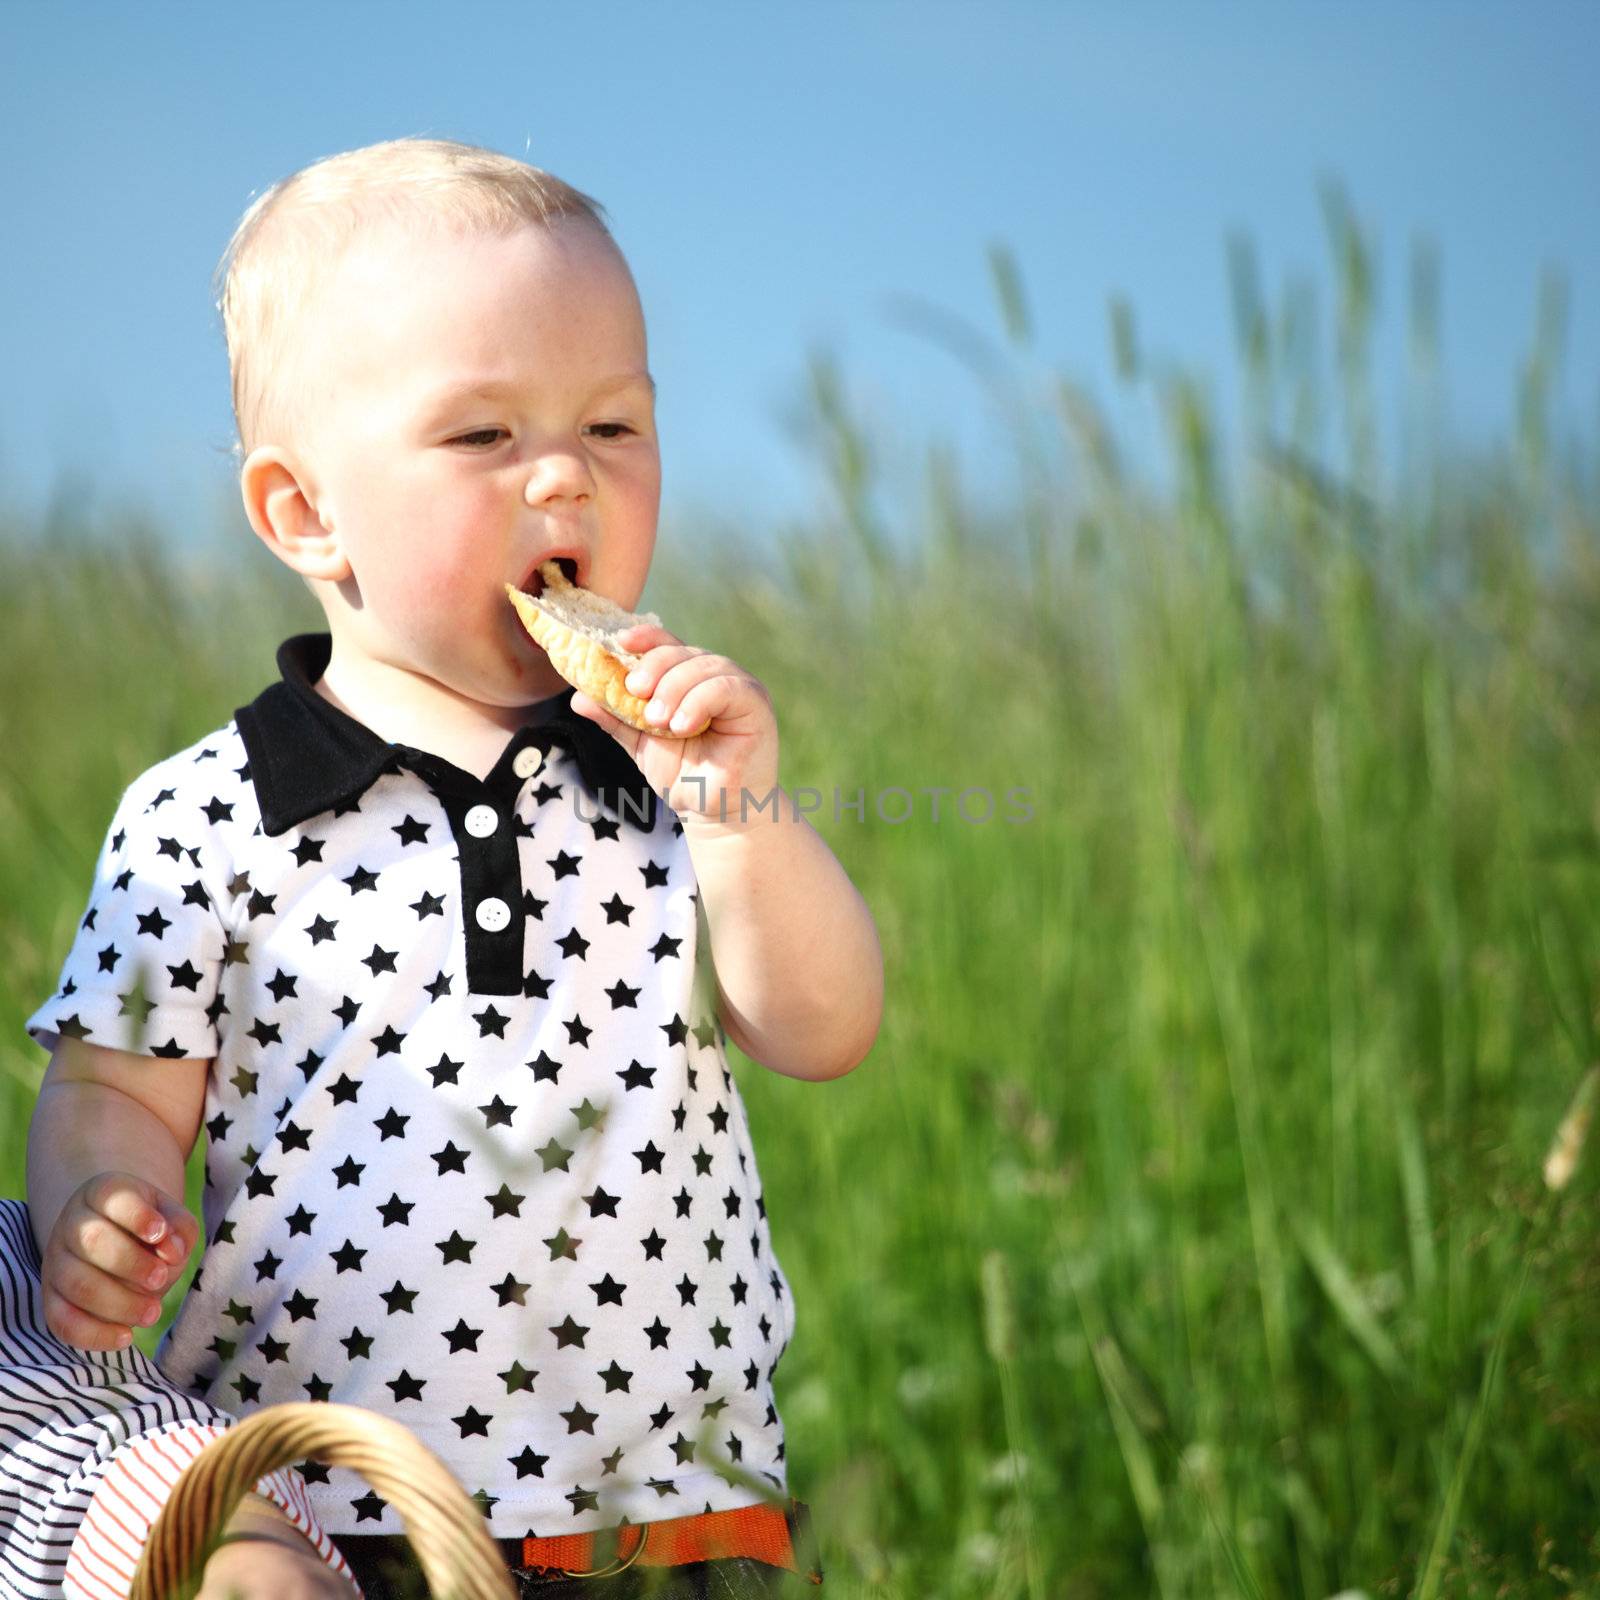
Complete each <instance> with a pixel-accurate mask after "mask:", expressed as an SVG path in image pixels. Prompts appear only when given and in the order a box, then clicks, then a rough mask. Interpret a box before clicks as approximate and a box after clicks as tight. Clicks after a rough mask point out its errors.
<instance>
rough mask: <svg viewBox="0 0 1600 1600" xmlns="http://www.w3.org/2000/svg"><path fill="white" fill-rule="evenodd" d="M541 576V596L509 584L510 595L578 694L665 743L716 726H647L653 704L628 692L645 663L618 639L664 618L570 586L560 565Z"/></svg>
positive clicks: (524, 621)
mask: <svg viewBox="0 0 1600 1600" xmlns="http://www.w3.org/2000/svg"><path fill="white" fill-rule="evenodd" d="M539 576H540V577H541V578H543V579H544V589H543V591H542V592H541V593H540V594H538V595H531V594H526V593H524V592H523V591H522V590H521V589H518V588H517V587H515V586H514V585H513V584H509V583H508V584H507V585H506V595H507V596H508V598H509V599H510V601H511V603H512V605H514V606H515V607H516V608H517V615H518V616H519V617H520V618H521V619H522V626H523V627H524V628H526V629H527V630H528V634H529V636H530V637H531V638H532V639H533V642H534V643H535V644H537V645H538V646H539V648H540V649H541V650H543V651H544V653H545V654H546V655H547V656H549V657H550V665H551V666H552V667H554V668H555V669H556V671H557V672H559V673H560V674H561V676H562V677H563V678H565V679H566V680H567V682H568V683H570V684H571V685H572V687H573V688H574V689H581V690H582V691H583V692H584V693H585V694H586V695H588V696H589V698H590V699H591V700H596V701H598V702H599V703H600V704H601V705H603V706H604V707H605V708H606V709H607V710H608V711H609V712H610V713H611V714H612V716H614V717H617V718H618V719H619V720H621V721H623V722H626V723H627V724H628V726H629V727H630V728H637V729H638V730H639V731H640V732H641V733H653V734H655V735H656V736H657V737H658V738H661V739H693V738H694V737H696V735H698V734H702V733H704V732H705V731H706V729H707V728H709V727H710V726H711V720H710V718H709V717H708V718H707V719H706V720H705V721H704V722H702V723H701V724H700V726H699V727H698V728H686V729H684V731H683V732H682V733H679V732H678V731H677V730H676V729H675V728H669V727H668V726H667V725H666V724H665V723H664V722H662V723H657V722H646V721H645V717H644V708H645V706H646V705H647V704H648V702H647V701H644V700H641V699H640V698H639V696H638V695H636V694H630V693H629V692H628V690H627V689H625V688H624V687H623V680H624V679H625V678H626V677H627V676H628V673H629V671H630V669H631V668H633V667H634V666H635V665H636V664H637V663H638V662H639V660H640V659H641V658H640V657H639V656H636V655H635V654H633V652H632V651H630V650H624V649H623V648H622V646H621V645H619V644H618V643H617V638H618V636H619V635H621V634H624V633H626V632H627V631H628V629H629V628H631V627H634V626H635V625H636V624H638V623H641V622H649V623H653V624H654V625H655V626H656V627H658V628H659V627H660V626H661V618H660V617H658V616H657V615H656V614H655V612H653V611H637V612H636V611H624V610H623V609H622V607H621V606H619V605H618V604H617V603H616V601H614V600H608V599H607V598H606V597H605V596H604V595H603V594H596V593H595V592H594V591H593V590H592V589H580V588H579V587H578V586H577V585H576V584H575V583H569V582H568V581H567V575H566V573H564V572H563V571H562V570H561V568H560V567H559V566H558V565H557V564H556V563H555V562H554V561H546V562H544V563H543V564H542V565H541V566H540V568H539Z"/></svg>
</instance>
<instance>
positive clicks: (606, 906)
mask: <svg viewBox="0 0 1600 1600" xmlns="http://www.w3.org/2000/svg"><path fill="white" fill-rule="evenodd" d="M600 908H601V910H603V911H604V912H605V914H606V926H607V927H608V928H609V927H610V926H611V924H612V923H613V922H620V923H622V924H624V925H625V926H626V924H627V921H628V918H629V917H630V916H632V915H633V907H632V906H630V905H629V904H628V902H627V901H626V900H624V899H623V898H622V896H621V895H620V894H613V895H612V896H611V898H610V899H609V900H603V901H601V903H600Z"/></svg>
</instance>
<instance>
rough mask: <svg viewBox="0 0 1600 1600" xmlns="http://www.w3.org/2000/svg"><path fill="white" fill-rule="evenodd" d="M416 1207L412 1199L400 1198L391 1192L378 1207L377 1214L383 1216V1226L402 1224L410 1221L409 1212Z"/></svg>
mask: <svg viewBox="0 0 1600 1600" xmlns="http://www.w3.org/2000/svg"><path fill="white" fill-rule="evenodd" d="M415 1208H416V1202H415V1201H413V1200H402V1199H401V1198H400V1196H399V1195H397V1194H391V1195H390V1196H389V1198H388V1199H387V1200H385V1201H384V1203H383V1204H382V1205H381V1206H379V1207H378V1215H379V1216H380V1217H382V1218H383V1225H384V1227H386V1228H388V1227H392V1226H393V1225H394V1224H395V1223H397V1222H398V1223H400V1224H402V1225H405V1224H408V1223H409V1222H410V1221H411V1213H412V1211H413V1210H414V1209H415Z"/></svg>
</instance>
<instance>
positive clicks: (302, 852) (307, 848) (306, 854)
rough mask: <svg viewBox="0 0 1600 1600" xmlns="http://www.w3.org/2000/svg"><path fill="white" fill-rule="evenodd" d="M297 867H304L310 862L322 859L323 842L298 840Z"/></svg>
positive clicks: (295, 849)
mask: <svg viewBox="0 0 1600 1600" xmlns="http://www.w3.org/2000/svg"><path fill="white" fill-rule="evenodd" d="M294 859H295V865H296V866H301V867H303V866H304V865H305V864H306V863H307V862H308V861H320V860H321V859H322V840H320V839H297V840H296V841H295V844H294Z"/></svg>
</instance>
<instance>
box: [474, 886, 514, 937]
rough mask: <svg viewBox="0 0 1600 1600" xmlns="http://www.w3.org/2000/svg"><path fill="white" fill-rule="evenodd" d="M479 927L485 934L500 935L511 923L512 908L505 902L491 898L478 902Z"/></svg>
mask: <svg viewBox="0 0 1600 1600" xmlns="http://www.w3.org/2000/svg"><path fill="white" fill-rule="evenodd" d="M476 915H477V918H478V926H479V927H480V928H482V929H483V931H484V932H485V933H499V932H500V930H501V929H502V928H504V927H507V926H508V925H509V924H510V922H511V907H510V906H508V905H507V904H506V903H505V901H504V900H496V899H495V898H494V896H492V895H491V896H490V897H489V898H488V899H487V900H480V901H479V902H478V910H477V913H476Z"/></svg>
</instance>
